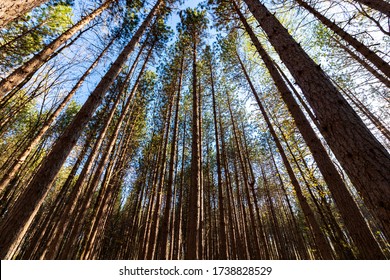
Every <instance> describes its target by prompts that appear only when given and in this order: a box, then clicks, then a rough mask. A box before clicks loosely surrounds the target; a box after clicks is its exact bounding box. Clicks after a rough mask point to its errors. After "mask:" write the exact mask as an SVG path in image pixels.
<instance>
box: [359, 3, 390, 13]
mask: <svg viewBox="0 0 390 280" xmlns="http://www.w3.org/2000/svg"><path fill="white" fill-rule="evenodd" d="M355 2H359V3H361V4H363V5H366V6H367V7H370V8H372V9H374V10H377V11H380V12H381V13H383V14H385V15H387V16H388V17H390V4H389V3H388V2H386V1H383V0H355Z"/></svg>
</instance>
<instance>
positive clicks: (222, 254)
mask: <svg viewBox="0 0 390 280" xmlns="http://www.w3.org/2000/svg"><path fill="white" fill-rule="evenodd" d="M209 70H210V83H211V94H212V98H213V118H214V135H215V149H216V151H217V155H216V157H217V176H218V177H217V183H218V211H219V238H220V239H219V246H218V247H219V256H218V259H221V260H226V259H227V248H226V232H225V231H226V226H225V210H224V198H223V189H222V170H221V154H220V148H219V133H218V123H217V109H216V101H215V86H214V71H213V65H212V61H211V60H210V61H209Z"/></svg>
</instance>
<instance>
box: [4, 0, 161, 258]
mask: <svg viewBox="0 0 390 280" xmlns="http://www.w3.org/2000/svg"><path fill="white" fill-rule="evenodd" d="M162 3H163V1H162V0H158V1H157V3H156V5H155V6H154V7H153V9H152V10H151V11H150V13H149V15H148V16H147V17H146V19H145V20H144V22H143V23H142V25H141V26H140V27H139V28H138V30H137V31H136V33H135V34H134V36H133V38H132V39H131V40H130V42H129V43H128V44H127V45H126V47H125V48H124V49H123V51H122V53H121V54H120V55H119V56H118V58H117V59H116V61H115V62H114V63H113V64H112V66H111V67H110V69H109V70H108V72H107V73H106V75H105V76H104V77H103V78H102V80H101V81H100V83H99V84H98V85H97V87H96V88H95V90H94V91H93V92H92V93H91V95H90V97H89V98H88V100H87V101H86V102H85V104H84V105H83V107H82V108H81V110H80V111H79V113H78V114H77V115H76V117H75V118H74V120H73V122H72V123H71V124H70V125H69V126H68V127H67V128H66V130H65V131H64V133H63V134H62V135H61V136H60V138H59V139H58V140H57V141H56V143H55V144H54V146H53V148H52V150H51V152H50V153H49V154H48V155H47V157H46V159H45V160H44V162H43V164H42V165H41V167H40V168H39V170H38V171H37V173H36V175H35V176H34V178H33V180H32V181H31V182H30V184H29V186H28V187H27V189H26V191H25V192H24V193H23V194H22V195H21V196H20V197H19V199H18V201H17V202H16V203H15V205H14V207H13V209H11V210H10V211H9V212H8V213H7V215H6V217H5V219H4V220H3V223H2V225H1V227H0V228H1V235H0V244H1V245H0V246H1V248H0V258H2V259H5V258H6V256H7V252H11V251H13V248H14V247H15V246H16V245H17V244H18V242H19V240H21V238H22V237H23V235H24V233H25V232H26V230H27V228H28V225H29V224H30V223H31V221H32V219H33V218H34V216H35V213H36V211H38V209H39V207H40V206H41V204H42V203H43V201H44V199H45V197H46V194H47V192H48V191H49V190H50V185H51V183H52V182H53V181H54V179H55V177H56V175H57V174H58V172H59V170H60V169H61V166H62V164H63V163H64V161H65V160H66V157H67V156H68V154H69V153H70V151H71V150H72V148H73V147H74V145H75V144H76V142H77V140H78V138H79V137H80V135H81V132H82V130H83V129H84V127H85V126H86V125H87V123H88V121H89V120H90V119H91V117H92V115H93V113H94V112H95V110H96V108H97V107H98V106H99V104H100V103H101V101H102V99H103V97H104V94H105V93H106V92H107V90H108V88H109V87H110V86H111V85H112V83H113V82H114V80H115V78H116V77H117V76H118V74H119V73H120V71H121V69H122V67H123V65H124V64H125V62H126V60H127V58H128V57H129V55H130V54H131V53H132V52H133V50H134V48H135V46H136V44H137V43H138V42H139V40H140V39H141V37H142V35H143V33H144V32H145V30H146V28H147V27H148V26H149V25H150V23H151V21H152V19H153V18H154V16H155V14H156V13H157V12H158V10H159V8H160V7H161V4H162Z"/></svg>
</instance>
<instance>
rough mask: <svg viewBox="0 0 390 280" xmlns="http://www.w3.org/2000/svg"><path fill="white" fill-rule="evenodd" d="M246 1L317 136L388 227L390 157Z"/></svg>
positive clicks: (317, 71) (277, 26)
mask: <svg viewBox="0 0 390 280" xmlns="http://www.w3.org/2000/svg"><path fill="white" fill-rule="evenodd" d="M245 2H246V3H247V5H248V7H249V9H250V10H251V12H252V14H253V15H254V16H255V18H256V19H257V21H258V22H259V24H260V26H261V27H262V28H263V30H264V31H265V32H266V34H267V35H268V38H269V41H270V43H271V44H272V45H273V46H274V48H275V50H276V51H277V52H278V54H279V56H280V58H281V59H282V61H283V62H284V63H285V65H286V67H287V68H288V69H289V70H290V72H291V74H292V75H293V77H294V78H295V80H296V82H297V83H298V85H299V86H300V87H301V89H302V92H303V94H304V95H305V97H306V99H307V101H308V102H309V104H310V106H311V107H312V108H313V111H314V113H315V115H316V116H317V118H318V120H319V123H320V126H319V129H320V132H321V133H322V135H323V136H324V138H325V140H326V141H327V143H328V145H329V147H330V148H331V149H332V151H333V153H334V154H335V156H336V158H337V160H338V161H339V162H340V163H341V165H342V167H343V169H344V170H345V171H346V173H347V174H348V176H349V178H350V179H351V182H352V183H353V185H354V186H355V187H356V189H357V190H358V192H360V194H361V196H362V197H363V198H364V200H365V202H366V205H367V206H368V207H369V208H370V209H371V211H372V213H373V214H374V215H375V216H376V217H377V218H378V219H379V220H381V221H382V222H383V223H384V224H390V203H389V201H390V172H389V170H390V155H389V153H388V152H387V151H386V149H385V148H384V147H383V146H382V145H381V144H380V143H379V141H378V140H377V139H376V138H375V137H374V136H373V135H372V133H371V132H370V130H369V129H368V128H367V127H366V126H365V124H364V123H363V121H362V120H361V119H360V117H359V116H358V114H357V113H356V112H355V111H354V110H353V108H352V107H351V106H350V105H349V104H348V102H347V101H346V100H345V99H344V97H343V96H342V94H341V93H340V92H339V91H338V90H337V89H336V87H335V86H334V85H333V84H332V82H331V81H330V80H329V78H328V77H327V76H326V74H325V73H324V72H323V71H322V69H321V68H320V67H319V66H318V65H317V64H315V63H314V61H313V60H312V59H311V58H310V57H309V56H308V55H307V54H306V52H305V51H304V50H303V49H302V47H301V46H300V45H299V44H298V43H297V42H296V41H295V40H294V39H293V38H292V37H291V36H290V34H289V33H288V31H287V30H286V29H285V28H284V27H283V26H282V25H281V23H280V22H279V21H278V20H277V19H276V18H275V16H274V15H272V14H271V13H270V12H269V11H268V10H267V8H266V7H265V6H264V5H262V4H261V3H260V2H259V1H257V0H245ZM341 204H342V202H341ZM339 207H341V205H339Z"/></svg>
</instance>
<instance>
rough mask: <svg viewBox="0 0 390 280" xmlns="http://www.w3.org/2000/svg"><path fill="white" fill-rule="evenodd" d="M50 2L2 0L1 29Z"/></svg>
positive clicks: (0, 5) (0, 4) (0, 12)
mask: <svg viewBox="0 0 390 280" xmlns="http://www.w3.org/2000/svg"><path fill="white" fill-rule="evenodd" d="M47 1H49V0H2V1H1V3H0V28H2V27H5V26H6V25H7V24H8V23H10V22H11V21H13V20H15V19H17V18H18V17H20V16H22V15H24V14H25V13H27V12H29V11H30V10H32V9H33V8H35V7H38V6H39V5H41V4H43V3H45V2H47Z"/></svg>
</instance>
